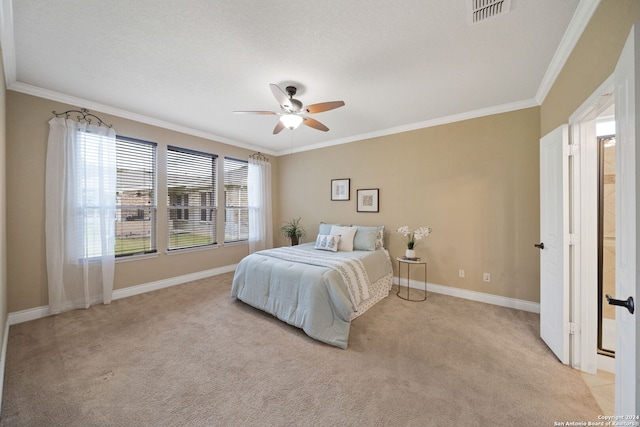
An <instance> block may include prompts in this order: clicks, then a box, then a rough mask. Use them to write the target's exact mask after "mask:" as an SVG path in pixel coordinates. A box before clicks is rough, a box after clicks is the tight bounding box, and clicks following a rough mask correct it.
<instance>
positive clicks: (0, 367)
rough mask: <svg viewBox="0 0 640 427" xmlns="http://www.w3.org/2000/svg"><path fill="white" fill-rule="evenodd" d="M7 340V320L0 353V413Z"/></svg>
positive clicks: (0, 410) (0, 411)
mask: <svg viewBox="0 0 640 427" xmlns="http://www.w3.org/2000/svg"><path fill="white" fill-rule="evenodd" d="M8 342H9V320H8V319H7V321H6V322H5V325H4V336H3V339H2V353H0V354H1V355H0V414H2V393H3V392H4V367H5V365H6V364H7V343H8Z"/></svg>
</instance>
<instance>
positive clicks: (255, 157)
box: [249, 151, 269, 163]
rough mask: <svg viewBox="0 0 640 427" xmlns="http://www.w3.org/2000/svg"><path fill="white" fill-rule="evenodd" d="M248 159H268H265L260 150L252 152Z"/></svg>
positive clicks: (264, 160)
mask: <svg viewBox="0 0 640 427" xmlns="http://www.w3.org/2000/svg"><path fill="white" fill-rule="evenodd" d="M249 158H250V159H255V160H259V161H262V162H267V163H268V162H269V159H267V158H266V157H265V156H264V155H263V154H262V153H261V152H259V151H257V152H255V153H253V154H252V155H250V156H249Z"/></svg>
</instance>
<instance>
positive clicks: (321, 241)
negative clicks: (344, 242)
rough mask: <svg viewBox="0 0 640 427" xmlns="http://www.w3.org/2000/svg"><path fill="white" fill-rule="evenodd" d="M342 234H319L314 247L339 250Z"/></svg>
mask: <svg viewBox="0 0 640 427" xmlns="http://www.w3.org/2000/svg"><path fill="white" fill-rule="evenodd" d="M339 241H340V236H331V235H328V234H318V237H317V238H316V245H315V246H314V247H313V248H314V249H320V250H323V251H331V252H338V242H339Z"/></svg>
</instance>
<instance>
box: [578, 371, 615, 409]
mask: <svg viewBox="0 0 640 427" xmlns="http://www.w3.org/2000/svg"><path fill="white" fill-rule="evenodd" d="M581 374H582V379H583V380H584V382H585V383H586V384H587V386H588V387H589V389H590V390H591V394H593V397H594V398H595V399H596V402H598V405H600V409H601V410H602V415H614V406H615V401H614V393H615V382H616V376H615V375H614V374H612V373H611V372H606V371H601V370H598V372H597V374H596V375H592V374H588V373H586V372H581Z"/></svg>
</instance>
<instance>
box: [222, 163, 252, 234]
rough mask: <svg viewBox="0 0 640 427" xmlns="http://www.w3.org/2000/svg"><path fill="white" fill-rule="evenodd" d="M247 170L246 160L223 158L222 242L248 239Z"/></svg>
mask: <svg viewBox="0 0 640 427" xmlns="http://www.w3.org/2000/svg"><path fill="white" fill-rule="evenodd" d="M241 169H244V171H242V170H241ZM248 170H249V162H248V161H247V160H241V159H236V158H233V157H225V158H224V243H241V242H248V241H249V192H248Z"/></svg>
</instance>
